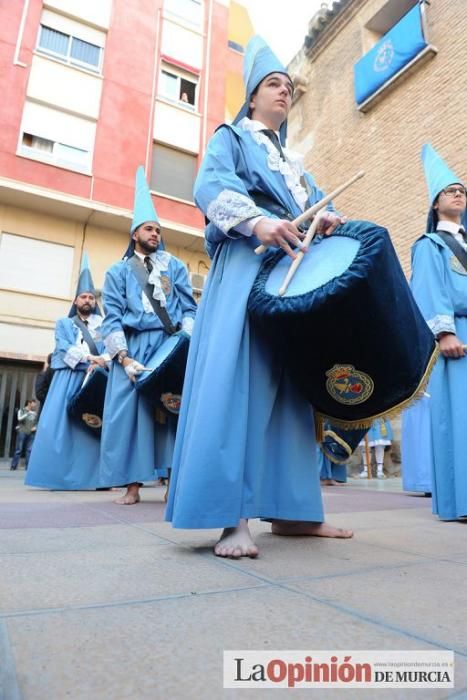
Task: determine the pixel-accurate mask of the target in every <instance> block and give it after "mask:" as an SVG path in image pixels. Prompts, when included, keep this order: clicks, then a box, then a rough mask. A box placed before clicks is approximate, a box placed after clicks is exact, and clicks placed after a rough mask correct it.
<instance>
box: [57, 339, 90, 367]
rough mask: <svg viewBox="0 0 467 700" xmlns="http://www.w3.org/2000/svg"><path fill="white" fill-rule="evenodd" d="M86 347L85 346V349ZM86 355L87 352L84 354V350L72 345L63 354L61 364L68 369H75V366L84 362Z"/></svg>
mask: <svg viewBox="0 0 467 700" xmlns="http://www.w3.org/2000/svg"><path fill="white" fill-rule="evenodd" d="M87 347H88V346H87V344H86V348H87ZM87 355H89V350H88V352H86V350H85V349H82V348H79V347H77V346H76V345H72V346H71V348H68V350H67V351H66V353H65V354H64V356H63V362H64V363H65V364H66V365H68V367H71V369H75V367H76V365H79V363H80V362H85V361H86V357H87Z"/></svg>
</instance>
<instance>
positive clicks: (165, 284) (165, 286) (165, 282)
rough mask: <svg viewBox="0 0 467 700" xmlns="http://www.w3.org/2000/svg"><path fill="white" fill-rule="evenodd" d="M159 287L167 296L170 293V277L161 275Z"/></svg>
mask: <svg viewBox="0 0 467 700" xmlns="http://www.w3.org/2000/svg"><path fill="white" fill-rule="evenodd" d="M161 287H162V291H163V292H164V294H165V296H168V295H169V294H170V292H171V291H172V287H171V284H170V279H169V278H168V277H167V275H161Z"/></svg>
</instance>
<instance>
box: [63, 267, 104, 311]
mask: <svg viewBox="0 0 467 700" xmlns="http://www.w3.org/2000/svg"><path fill="white" fill-rule="evenodd" d="M83 292H91V294H94V296H97V295H96V288H95V287H94V282H93V281H92V275H91V269H90V267H89V258H88V254H87V253H83V257H82V258H81V269H80V273H79V278H78V284H77V285H76V292H75V297H74V298H75V299H76V297H77V296H79V295H80V294H83ZM77 313H78V311H77V308H76V304H75V302H74V300H73V304H72V305H71V307H70V311H69V313H68V316H69V317H70V318H71V317H73V316H76V314H77ZM94 313H95V314H99V316H102V313H101V310H100V308H99V305H98V304H97V303H96V308H95V309H94Z"/></svg>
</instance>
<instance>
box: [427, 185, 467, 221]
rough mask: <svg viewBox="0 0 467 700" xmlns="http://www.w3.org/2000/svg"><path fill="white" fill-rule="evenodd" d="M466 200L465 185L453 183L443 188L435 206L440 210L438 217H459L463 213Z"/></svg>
mask: <svg viewBox="0 0 467 700" xmlns="http://www.w3.org/2000/svg"><path fill="white" fill-rule="evenodd" d="M466 201H467V200H466V191H465V187H464V185H460V184H452V185H448V187H445V188H444V190H441V192H440V193H439V195H438V199H437V202H436V204H434V205H433V208H434V209H436V211H437V212H438V219H443V218H447V219H451V218H455V219H457V218H458V217H461V216H462V215H463V213H464V211H465V207H466Z"/></svg>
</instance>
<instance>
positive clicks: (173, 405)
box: [161, 391, 182, 415]
mask: <svg viewBox="0 0 467 700" xmlns="http://www.w3.org/2000/svg"><path fill="white" fill-rule="evenodd" d="M161 402H162V405H163V406H164V408H165V409H167V411H170V413H175V414H176V415H177V414H178V413H179V412H180V404H181V402H182V397H181V396H180V394H171V393H170V392H169V391H168V392H167V393H166V394H161Z"/></svg>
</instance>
